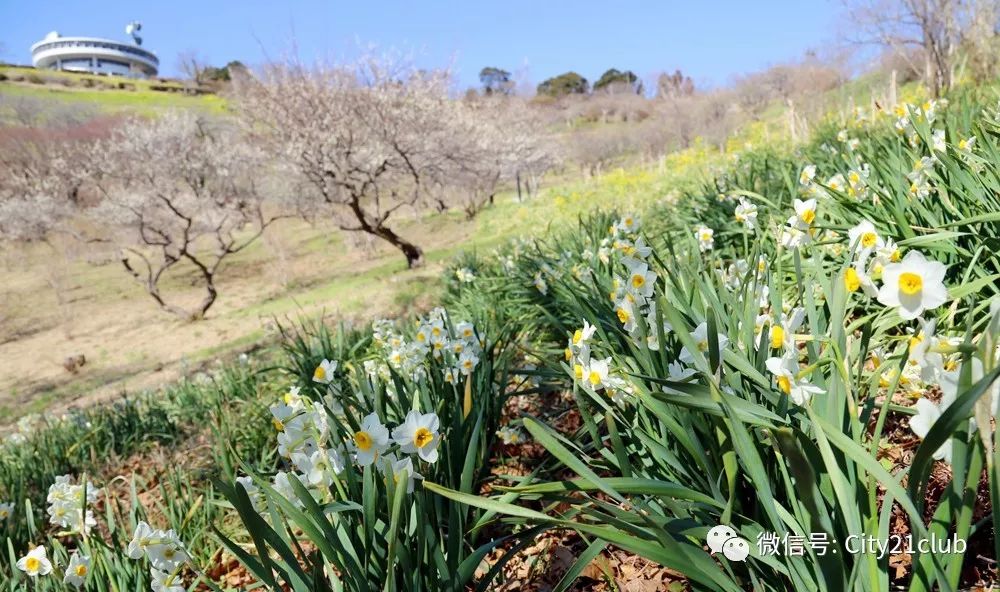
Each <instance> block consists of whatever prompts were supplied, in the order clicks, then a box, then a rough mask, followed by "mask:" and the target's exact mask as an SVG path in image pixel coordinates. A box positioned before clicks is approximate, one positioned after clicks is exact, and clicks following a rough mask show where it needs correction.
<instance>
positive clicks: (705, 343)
mask: <svg viewBox="0 0 1000 592" xmlns="http://www.w3.org/2000/svg"><path fill="white" fill-rule="evenodd" d="M698 351H700V352H706V351H708V340H703V341H699V342H698Z"/></svg>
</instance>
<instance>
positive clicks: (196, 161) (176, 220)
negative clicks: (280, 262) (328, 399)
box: [89, 112, 279, 320]
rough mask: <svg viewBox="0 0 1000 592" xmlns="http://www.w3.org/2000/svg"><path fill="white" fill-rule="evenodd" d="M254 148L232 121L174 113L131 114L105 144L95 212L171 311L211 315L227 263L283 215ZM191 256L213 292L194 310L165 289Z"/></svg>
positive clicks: (124, 259)
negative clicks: (268, 198) (270, 197)
mask: <svg viewBox="0 0 1000 592" xmlns="http://www.w3.org/2000/svg"><path fill="white" fill-rule="evenodd" d="M252 145H253V143H252V142H248V141H242V139H241V138H240V137H239V136H238V135H237V134H236V130H234V129H231V128H228V127H226V126H225V124H224V123H222V122H219V121H209V120H206V119H203V118H201V117H199V116H197V115H194V114H192V113H188V112H171V113H167V114H164V115H162V116H160V117H157V118H156V119H152V120H145V119H133V120H130V121H128V122H127V123H126V124H125V125H123V126H122V127H121V128H120V129H119V130H117V132H116V133H115V134H114V137H113V138H112V139H111V140H110V141H106V142H103V143H102V144H101V146H100V147H99V154H98V157H97V163H96V167H95V177H94V180H95V182H96V185H97V187H99V189H100V192H101V196H102V200H101V203H100V204H99V205H98V206H97V207H95V208H92V209H91V210H90V211H89V213H90V215H91V216H92V217H93V218H94V219H95V220H96V221H98V224H99V227H100V228H102V229H105V231H106V233H107V236H106V237H105V238H106V240H111V241H114V242H115V243H116V244H117V245H118V246H119V247H120V253H121V255H120V261H121V264H122V266H123V268H124V269H125V271H126V272H128V273H129V275H131V276H132V277H133V278H135V279H136V280H137V281H138V282H139V283H141V284H142V286H143V287H144V288H145V289H146V292H147V293H149V295H150V296H151V297H152V298H153V300H155V301H156V303H157V304H159V305H160V307H162V308H163V309H164V310H167V311H169V312H171V313H174V314H176V315H178V316H180V317H182V318H185V319H191V320H195V319H201V318H203V317H204V316H205V313H207V312H208V310H209V309H210V308H211V306H212V304H213V303H214V302H215V300H216V298H217V296H218V291H217V289H216V278H217V273H218V271H219V268H220V266H221V265H222V262H223V261H225V260H226V259H227V258H228V257H229V256H230V255H233V254H234V253H238V252H240V251H241V250H243V249H245V248H246V247H247V246H248V245H250V244H251V243H252V242H253V241H255V240H256V239H257V238H258V237H260V235H261V234H262V233H263V232H264V230H265V229H266V228H267V227H268V226H269V225H270V224H271V223H272V222H274V221H275V220H276V219H277V218H278V217H279V216H278V215H268V214H267V213H265V204H264V200H263V198H262V193H263V191H262V190H261V189H262V188H261V187H260V184H261V183H262V175H261V167H262V162H263V159H262V158H261V155H260V154H259V153H258V152H257V151H256V150H255V149H254V148H253V147H252ZM269 205H270V204H269ZM181 263H187V264H190V265H192V266H193V267H194V268H195V270H196V273H197V276H198V278H199V280H200V282H201V284H202V287H203V288H204V290H205V295H204V298H203V299H202V300H201V302H200V303H199V304H198V305H197V306H196V307H194V308H192V309H185V308H183V307H180V306H178V305H176V304H173V303H171V302H169V301H168V300H167V299H166V298H165V296H164V295H163V293H162V291H161V282H162V280H163V278H164V274H165V273H166V272H167V271H169V270H171V269H173V268H174V267H175V266H176V265H178V264H181Z"/></svg>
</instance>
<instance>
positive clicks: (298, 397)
mask: <svg viewBox="0 0 1000 592" xmlns="http://www.w3.org/2000/svg"><path fill="white" fill-rule="evenodd" d="M301 390H302V389H301V388H299V387H297V386H293V387H291V388H289V389H288V392H287V393H285V396H284V397H282V400H283V401H284V402H285V405H288V406H289V407H291V408H293V409H302V408H303V407H305V404H306V399H305V397H303V396H302V394H301V392H300V391H301Z"/></svg>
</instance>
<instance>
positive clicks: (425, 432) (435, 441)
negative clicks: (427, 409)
mask: <svg viewBox="0 0 1000 592" xmlns="http://www.w3.org/2000/svg"><path fill="white" fill-rule="evenodd" d="M439 425H440V420H439V419H438V416H437V414H436V413H420V412H419V411H416V410H411V411H410V412H409V413H407V414H406V419H405V420H404V421H403V423H402V424H401V425H399V426H397V427H396V429H394V430H392V439H393V440H394V441H395V442H396V443H397V444H399V450H400V451H401V452H403V453H405V454H416V455H417V456H419V457H420V458H421V459H423V460H424V461H426V462H429V463H434V462H437V459H438V450H437V449H438V445H439V444H440V443H441V435H440V434H438V427H439Z"/></svg>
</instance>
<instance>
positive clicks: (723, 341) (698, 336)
mask: <svg viewBox="0 0 1000 592" xmlns="http://www.w3.org/2000/svg"><path fill="white" fill-rule="evenodd" d="M717 338H718V341H719V352H720V353H721V352H722V350H724V349H726V346H727V345H728V344H729V338H728V337H726V336H725V335H723V334H722V333H719V334H718V335H717ZM691 339H693V340H694V344H695V347H696V348H698V351H700V352H701V353H702V354H705V355H707V354H708V323H702V324H700V325H698V326H697V327H695V329H694V331H692V332H691ZM677 358H678V359H679V360H680V361H682V362H684V363H685V364H690V363H692V362H694V354H693V353H692V352H690V351H688V348H687V346H686V345H685V346H684V347H683V348H681V353H680V355H678V356H677Z"/></svg>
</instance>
